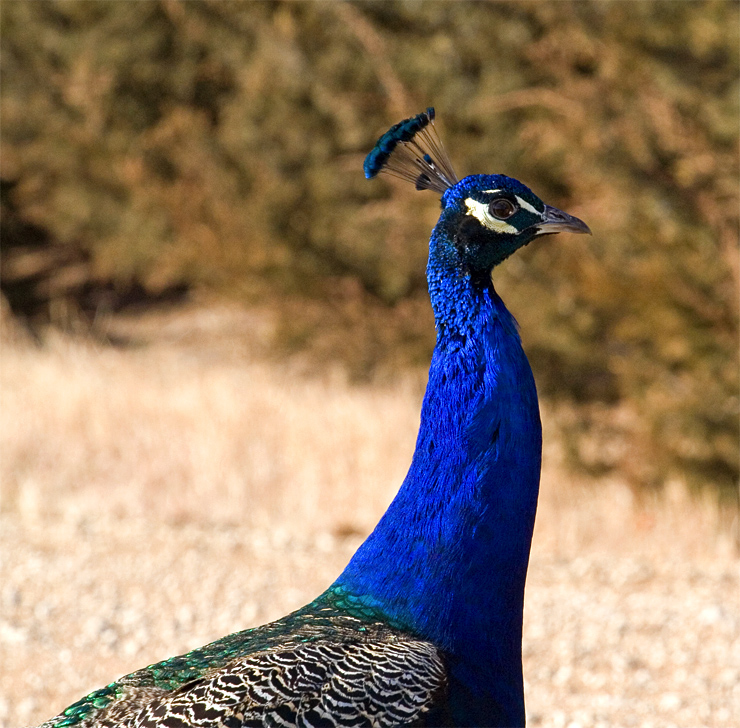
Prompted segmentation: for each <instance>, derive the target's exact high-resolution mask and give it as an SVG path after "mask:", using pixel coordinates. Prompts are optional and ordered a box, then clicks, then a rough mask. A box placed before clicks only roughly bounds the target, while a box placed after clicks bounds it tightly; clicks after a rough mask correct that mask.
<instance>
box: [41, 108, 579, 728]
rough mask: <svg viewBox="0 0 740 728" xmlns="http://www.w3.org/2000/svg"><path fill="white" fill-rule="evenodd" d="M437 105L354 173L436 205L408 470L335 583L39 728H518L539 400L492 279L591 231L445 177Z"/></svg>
mask: <svg viewBox="0 0 740 728" xmlns="http://www.w3.org/2000/svg"><path fill="white" fill-rule="evenodd" d="M433 121H434V110H433V109H428V110H427V111H426V112H425V113H423V114H419V115H418V116H415V117H412V118H411V119H407V120H405V121H403V122H400V123H399V124H396V125H395V126H394V127H392V128H391V129H390V130H389V131H388V132H386V134H385V135H383V136H382V137H381V138H380V139H379V140H378V143H377V144H376V146H375V148H374V149H373V150H372V152H371V153H370V154H369V155H368V157H367V159H366V161H365V173H366V176H368V177H373V176H375V175H376V174H378V173H379V172H381V171H382V172H387V173H390V174H394V175H396V176H399V177H402V178H404V179H408V180H410V181H412V182H413V183H414V184H415V185H416V187H417V189H431V190H434V191H436V192H438V193H440V194H441V203H442V212H441V215H440V218H439V221H438V222H437V225H436V226H435V228H434V230H433V232H432V235H431V239H430V249H429V263H428V266H427V279H428V284H429V293H430V297H431V302H432V307H433V310H434V316H435V322H436V327H437V342H436V346H435V350H434V354H433V357H432V362H431V367H430V370H429V381H428V385H427V389H426V394H425V397H424V403H423V406H422V413H421V424H420V429H419V435H418V439H417V443H416V449H415V452H414V455H413V459H412V463H411V466H410V468H409V472H408V474H407V476H406V478H405V480H404V482H403V484H402V486H401V488H400V490H399V492H398V494H397V496H396V498H395V499H394V500H393V502H392V503H391V505H390V506H389V508H388V510H387V511H386V513H385V515H384V516H383V517H382V519H381V520H380V522H379V523H378V525H377V527H376V528H375V530H374V531H373V532H372V533H371V534H370V536H369V537H368V538H367V539H366V541H365V542H364V543H363V544H362V545H361V546H360V548H359V549H358V551H357V552H356V554H355V555H354V557H353V558H352V560H351V561H350V563H349V564H348V566H347V567H346V569H345V570H344V572H343V573H342V574H341V575H340V576H339V578H338V579H337V580H336V582H335V583H334V584H333V585H332V586H331V587H330V588H329V589H328V590H327V591H326V592H324V594H322V595H320V596H319V597H318V598H317V599H316V600H314V601H313V602H311V603H310V604H308V605H306V606H305V607H303V608H302V609H299V610H298V611H296V612H294V613H293V614H290V615H288V616H287V617H284V618H283V619H280V620H277V621H276V622H272V623H270V624H268V625H264V626H262V627H257V628H255V629H250V630H246V631H243V632H237V633H235V634H232V635H229V636H227V637H224V638H222V639H220V640H217V641H216V642H213V643H211V644H209V645H206V646H205V647H202V648H200V649H197V650H193V651H192V652H189V653H187V654H185V655H181V656H178V657H173V658H170V659H169V660H165V661H164V662H160V663H157V664H155V665H150V666H149V667H145V668H143V669H141V670H138V671H136V672H134V673H131V674H130V675H126V676H125V677H123V678H121V679H119V680H117V681H116V682H114V683H111V684H110V685H108V686H107V687H104V688H102V689H100V690H97V691H95V692H94V693H91V694H90V695H88V696H86V697H85V698H83V699H82V700H80V701H78V702H77V703H75V704H73V705H71V706H70V707H69V708H67V709H66V710H65V711H64V712H63V713H61V714H60V715H58V716H57V717H55V718H52V719H51V720H49V721H47V722H46V723H44V724H43V728H52V726H54V727H57V728H59V727H61V726H80V727H82V726H111V727H112V726H126V727H130V728H134V727H136V728H140V727H141V728H143V727H146V726H166V727H167V728H189V727H192V726H203V727H204V728H205V727H208V728H211V727H214V728H215V727H216V726H224V727H229V728H237V727H240V726H304V727H306V728H309V727H319V726H321V727H327V728H328V727H330V726H356V727H357V728H365V727H367V728H371V727H372V728H382V727H385V726H388V727H390V726H516V725H524V722H525V712H524V689H523V678H522V655H521V644H522V616H523V607H524V584H525V578H526V573H527V565H528V560H529V550H530V544H531V538H532V531H533V528H534V519H535V511H536V507H537V495H538V489H539V476H540V462H541V426H540V416H539V408H538V402H537V392H536V388H535V383H534V378H533V376H532V372H531V369H530V367H529V363H528V362H527V358H526V356H525V354H524V351H523V349H522V346H521V342H520V339H519V334H518V330H517V326H516V323H515V321H514V319H513V317H512V316H511V314H510V313H509V312H508V310H507V309H506V307H505V306H504V303H503V301H502V300H501V298H500V297H499V296H498V295H497V293H496V291H495V289H494V287H493V282H492V279H491V272H492V270H493V268H494V267H495V266H496V265H497V264H498V263H500V262H501V261H502V260H504V259H505V258H506V257H508V256H509V255H511V254H512V253H513V252H515V251H516V250H517V249H518V248H520V247H522V246H523V245H526V244H527V243H529V242H530V241H531V240H533V239H534V238H535V237H537V236H539V235H543V234H549V233H555V232H562V231H570V232H579V233H582V232H589V230H588V227H587V226H586V225H585V224H584V223H583V222H582V221H580V220H578V219H577V218H574V217H572V216H570V215H567V214H566V213H564V212H561V211H560V210H557V209H555V208H552V207H550V206H548V205H545V204H544V203H543V202H542V201H541V200H540V199H539V198H537V197H536V196H535V195H534V194H533V193H532V192H531V190H529V189H528V188H527V187H525V186H524V185H523V184H521V183H520V182H518V181H516V180H514V179H511V178H509V177H505V176H503V175H473V176H470V177H466V178H464V179H463V180H458V179H457V177H456V176H455V173H454V171H453V170H452V166H451V165H450V163H449V160H448V159H447V156H446V154H445V152H444V150H443V148H442V146H441V144H440V142H439V139H438V137H437V135H436V132H435V131H434V123H433Z"/></svg>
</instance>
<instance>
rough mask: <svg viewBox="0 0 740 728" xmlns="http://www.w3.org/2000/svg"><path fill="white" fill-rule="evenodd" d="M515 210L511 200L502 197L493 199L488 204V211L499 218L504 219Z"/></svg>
mask: <svg viewBox="0 0 740 728" xmlns="http://www.w3.org/2000/svg"><path fill="white" fill-rule="evenodd" d="M516 210H517V207H516V205H515V204H514V203H513V202H512V201H511V200H507V199H505V198H503V197H499V199H497V200H494V201H493V202H491V204H490V205H488V212H490V213H491V215H493V216H494V217H495V218H498V219H499V220H506V219H507V218H509V217H511V216H512V215H513V214H514V213H515V212H516Z"/></svg>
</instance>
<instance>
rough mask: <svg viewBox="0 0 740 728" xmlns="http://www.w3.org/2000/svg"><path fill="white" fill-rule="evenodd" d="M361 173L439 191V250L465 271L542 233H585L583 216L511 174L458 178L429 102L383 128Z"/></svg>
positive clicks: (483, 267)
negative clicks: (560, 207)
mask: <svg viewBox="0 0 740 728" xmlns="http://www.w3.org/2000/svg"><path fill="white" fill-rule="evenodd" d="M364 168H365V176H366V177H367V178H368V179H370V178H371V177H375V176H376V175H377V174H380V173H385V174H389V175H392V176H395V177H400V178H401V179H405V180H408V181H410V182H413V183H414V185H415V187H416V189H417V190H433V191H435V192H438V193H440V194H441V195H442V214H441V215H440V220H439V223H438V225H437V231H439V235H436V236H433V241H435V237H436V238H437V240H436V242H437V243H438V245H440V246H441V247H442V249H441V250H439V251H438V254H439V255H442V256H443V257H444V258H446V259H448V261H449V262H450V263H452V264H453V265H455V266H456V267H457V268H458V269H461V270H463V271H464V272H465V273H469V274H471V275H473V276H481V275H482V276H485V277H487V276H489V275H490V272H491V269H492V268H493V267H494V266H496V265H498V264H499V263H500V262H501V261H502V260H504V259H505V258H508V257H509V256H510V255H511V254H512V253H513V252H514V251H516V250H518V249H519V248H521V247H522V246H524V245H526V244H527V243H529V242H531V241H532V240H534V238H536V237H540V236H542V235H550V234H553V233H560V232H572V233H588V234H589V235H590V234H591V231H590V230H589V228H588V225H586V223H585V222H583V221H582V220H579V219H578V218H577V217H574V216H573V215H569V214H568V213H566V212H563V211H562V210H558V209H557V208H556V207H552V206H551V205H546V204H545V203H544V202H542V200H540V198H539V197H537V195H535V194H534V193H533V192H532V190H530V189H529V188H528V187H527V186H525V185H523V184H522V183H521V182H519V181H518V180H515V179H513V178H511V177H506V176H504V175H499V174H476V175H470V176H469V177H465V178H464V179H462V180H458V178H457V175H456V174H455V172H454V171H453V169H452V165H451V163H450V160H449V157H448V156H447V154H446V152H445V150H444V147H443V146H442V143H441V141H440V139H439V137H438V135H437V133H436V130H435V128H434V109H433V108H429V109H427V110H426V111H425V112H424V113H422V114H418V115H417V116H413V117H411V118H410V119H405V120H404V121H401V122H399V123H398V124H395V125H394V126H392V127H391V128H390V129H389V130H388V131H387V132H386V133H385V134H383V136H382V137H380V139H378V142H377V143H376V145H375V147H374V148H373V150H372V151H371V152H370V154H368V156H367V158H366V159H365V165H364Z"/></svg>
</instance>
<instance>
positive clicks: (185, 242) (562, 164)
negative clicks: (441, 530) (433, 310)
mask: <svg viewBox="0 0 740 728" xmlns="http://www.w3.org/2000/svg"><path fill="white" fill-rule="evenodd" d="M738 7H739V6H738V4H737V3H735V2H720V1H717V2H692V3H674V2H642V3H632V2H598V3H596V2H588V3H586V2H547V3H542V2H537V3H523V2H499V3H477V2H476V3H468V2H458V3H410V2H407V3H398V2H384V3H356V4H342V3H279V2H270V3H268V2H220V1H219V2H216V1H215V0H210V1H209V0H203V1H201V2H187V3H184V2H178V1H177V0H160V1H159V2H148V3H106V2H33V3H31V2H19V1H18V2H5V3H3V4H2V65H3V95H2V107H1V110H2V131H3V135H2V188H1V189H0V191H1V192H2V201H3V278H2V282H3V288H4V291H5V292H6V295H7V296H8V298H9V299H10V301H11V305H13V307H14V309H15V310H16V311H17V312H19V313H26V314H28V313H32V314H34V315H37V316H39V315H42V313H43V312H48V311H49V310H54V306H55V305H57V306H58V304H59V302H60V301H61V302H63V303H64V302H66V303H65V305H72V304H73V303H74V302H75V301H76V302H77V303H78V304H79V305H83V306H87V307H93V308H94V307H96V306H97V307H100V306H104V305H113V306H115V305H117V302H120V301H121V300H124V301H125V300H126V296H127V295H129V296H130V295H131V291H135V292H136V291H138V292H139V293H140V294H141V295H142V296H152V295H154V296H157V295H159V296H169V295H171V294H173V292H174V293H175V294H176V293H177V292H182V291H184V290H187V289H190V288H194V287H196V288H202V287H206V288H209V289H215V290H217V291H220V292H221V293H223V294H226V295H230V296H237V297H240V298H243V299H245V300H247V301H251V302H255V301H259V302H261V303H262V304H265V303H266V304H269V305H272V306H274V307H275V308H276V310H278V311H279V313H280V314H281V316H280V321H281V327H280V335H281V341H282V343H283V344H284V345H286V346H291V347H297V348H302V349H306V348H308V349H311V350H313V351H314V353H315V354H316V355H317V357H319V358H320V357H326V356H330V357H336V358H339V359H341V360H343V361H345V362H346V363H347V365H348V366H349V367H350V369H351V370H352V371H354V372H355V374H356V375H358V376H362V375H366V374H368V373H369V372H372V371H374V370H375V369H376V368H377V367H378V365H380V364H382V365H385V366H391V367H393V366H403V365H408V364H409V363H420V362H424V361H426V360H427V358H428V356H429V352H430V350H431V346H432V344H433V341H432V337H431V334H430V331H431V315H430V313H429V309H428V304H427V302H426V294H425V283H424V277H423V272H424V265H425V256H426V240H427V238H428V233H429V229H430V227H431V225H432V224H433V223H434V221H435V219H436V215H437V210H438V203H437V201H436V200H435V199H434V197H433V196H431V195H424V194H419V193H415V192H414V191H413V190H411V189H410V188H407V187H405V186H403V185H395V184H392V183H388V182H377V181H375V182H372V183H367V182H366V181H365V180H364V179H363V177H362V174H361V163H362V159H363V156H364V154H365V153H366V152H367V151H368V150H369V149H370V147H371V146H372V144H373V142H374V141H375V139H376V138H377V136H378V135H379V134H380V133H382V132H383V131H384V130H385V129H386V128H387V126H388V125H389V124H390V123H392V122H395V121H397V120H398V119H399V118H401V117H403V116H407V115H409V114H412V113H416V112H417V111H418V110H419V109H421V108H423V107H424V106H426V105H427V104H434V105H435V106H436V107H437V109H438V114H439V117H440V123H441V126H442V128H443V135H444V138H445V141H446V145H447V147H448V150H449V151H450V154H451V157H452V158H453V160H455V162H456V165H457V171H458V174H460V175H462V174H466V173H470V172H481V171H491V172H493V171H495V172H504V173H506V174H510V175H512V176H515V177H517V178H519V179H522V180H523V181H525V182H526V183H528V184H529V185H530V186H532V187H533V188H534V189H535V190H536V191H537V192H538V193H539V194H540V195H541V196H542V197H544V198H545V199H546V200H548V201H549V202H551V203H552V204H556V205H559V206H562V207H564V208H565V209H567V210H569V211H570V212H573V213H574V214H577V215H579V216H581V217H583V218H584V219H586V220H587V221H588V223H589V225H590V226H591V227H592V229H593V230H594V237H593V238H589V239H586V240H583V239H581V238H573V237H562V238H554V239H548V240H546V241H543V242H542V243H540V244H538V245H536V246H531V247H529V248H528V249H526V250H525V251H523V253H522V254H521V255H519V256H518V257H516V258H514V259H512V260H511V261H510V262H508V263H507V264H506V265H505V266H504V267H502V269H501V270H500V271H498V272H497V277H496V280H497V286H498V287H499V289H500V290H501V291H502V293H503V295H504V297H505V298H506V300H507V302H508V303H509V305H510V307H511V308H512V310H513V311H514V312H515V313H516V315H517V317H518V318H519V320H520V322H521V323H522V328H523V331H524V338H525V344H526V346H527V349H528V351H529V352H530V354H531V359H532V363H533V366H534V368H535V373H536V375H537V377H538V382H539V383H540V388H541V390H542V391H543V394H544V395H545V396H546V397H548V398H549V399H550V400H551V401H553V402H554V403H555V406H556V407H557V408H558V411H559V413H560V418H561V420H562V421H563V422H564V423H565V425H566V429H567V432H568V435H569V437H568V442H569V443H570V446H571V452H572V455H573V457H574V459H575V460H576V461H578V462H579V463H580V464H581V465H582V466H584V467H586V468H588V469H589V470H590V471H591V472H594V473H604V472H611V471H612V470H614V469H617V470H619V471H620V472H621V473H623V474H624V475H626V476H627V477H629V478H630V480H631V481H632V482H634V483H635V484H638V485H661V484H662V483H664V482H665V481H666V480H670V479H672V478H675V477H680V478H687V479H688V480H689V481H690V482H695V483H702V482H704V483H706V482H711V483H713V484H715V485H717V486H719V487H721V488H723V489H725V490H726V492H731V491H732V489H733V488H734V487H735V486H736V483H737V477H738V440H739V434H738V363H737V352H738V310H737V304H738V293H739V291H740V285H739V282H740V272H739V270H738V250H737V231H738V156H737V152H738V150H737V142H738V92H739V90H740V89H739V86H738V27H739V23H738V20H739V18H738Z"/></svg>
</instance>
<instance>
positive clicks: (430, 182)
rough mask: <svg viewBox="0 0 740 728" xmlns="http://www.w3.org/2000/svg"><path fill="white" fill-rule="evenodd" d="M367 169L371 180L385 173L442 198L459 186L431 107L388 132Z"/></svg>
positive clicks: (370, 157) (369, 155) (367, 175)
mask: <svg viewBox="0 0 740 728" xmlns="http://www.w3.org/2000/svg"><path fill="white" fill-rule="evenodd" d="M363 166H364V169H365V177H367V179H371V178H372V177H375V176H376V175H378V174H380V173H381V172H383V173H385V174H389V175H391V176H393V177H400V178H401V179H405V180H407V181H409V182H413V183H414V186H415V187H416V189H417V190H434V191H435V192H439V193H440V194H441V193H443V192H444V191H445V190H446V189H447V188H448V187H452V185H454V184H457V182H458V179H457V175H456V174H455V172H454V170H453V169H452V164H451V163H450V159H449V157H448V156H447V152H445V149H444V147H443V146H442V142H441V141H440V138H439V136H438V135H437V131H436V129H435V128H434V108H433V107H431V106H430V107H429V108H428V109H427V110H426V111H425V112H423V113H421V114H417V115H416V116H412V117H411V118H409V119H404V120H403V121H399V122H398V124H394V125H393V126H392V127H391V128H390V129H388V131H387V132H386V133H385V134H383V136H382V137H380V139H378V141H377V142H376V144H375V146H374V147H373V149H372V151H371V152H370V154H368V155H367V157H366V158H365V164H364V165H363Z"/></svg>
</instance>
